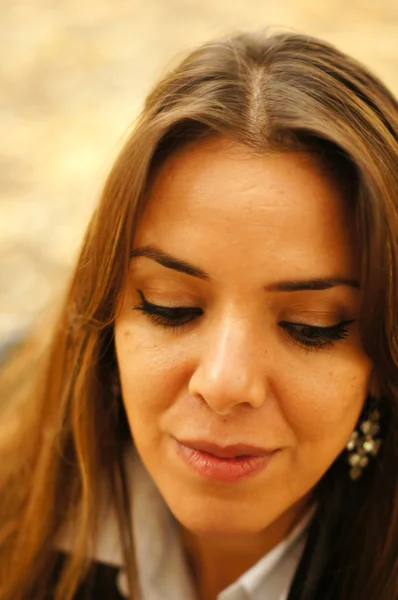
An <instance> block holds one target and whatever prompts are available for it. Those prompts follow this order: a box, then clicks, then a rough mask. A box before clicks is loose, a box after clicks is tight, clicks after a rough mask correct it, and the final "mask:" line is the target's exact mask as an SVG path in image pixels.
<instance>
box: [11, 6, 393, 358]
mask: <svg viewBox="0 0 398 600" xmlns="http://www.w3.org/2000/svg"><path fill="white" fill-rule="evenodd" d="M0 14H1V20H0V54H1V56H2V57H3V58H2V61H1V65H0V85H1V100H0V190H1V194H0V362H1V361H4V360H5V358H6V356H7V354H8V353H9V351H10V349H11V348H12V347H13V346H14V345H15V344H17V343H18V341H19V340H20V339H23V338H24V336H25V335H26V332H27V331H28V330H29V328H30V327H31V325H32V324H33V323H35V322H36V321H37V320H38V319H41V320H43V319H44V321H45V319H46V314H47V311H48V310H49V307H51V306H52V305H53V304H54V303H55V302H56V301H57V297H58V296H59V294H60V291H61V290H62V288H63V285H64V283H65V281H66V278H67V276H68V273H70V271H71V267H72V265H73V261H74V259H75V257H76V253H77V250H78V248H79V245H80V242H81V239H82V236H83V233H84V229H85V227H86V225H87V222H88V220H89V217H90V214H91V212H92V210H93V208H94V206H95V203H96V201H97V199H98V195H99V193H100V190H101V186H102V183H103V181H104V179H105V177H106V174H107V171H108V169H109V167H110V164H111V163H112V160H113V158H114V157H115V154H116V152H117V150H118V148H119V147H120V144H121V142H122V140H123V137H124V135H125V134H126V132H127V131H128V129H129V126H130V125H131V123H132V122H133V121H134V119H135V117H136V116H137V114H138V112H139V110H140V107H141V105H142V102H143V99H144V97H145V95H146V93H147V92H148V91H149V89H150V88H151V86H152V84H153V83H154V82H155V81H156V80H157V79H158V78H159V77H160V76H161V75H162V74H163V73H164V72H165V71H166V70H167V68H168V67H169V66H170V65H171V64H174V61H175V57H176V56H178V55H179V54H181V53H185V52H186V51H187V50H189V49H190V48H191V47H193V46H195V45H198V44H200V43H201V42H203V41H206V40H208V39H209V38H213V37H217V36H219V35H223V34H225V33H229V32H232V31H235V30H242V29H253V28H254V29H258V28H262V27H265V26H276V27H277V28H284V29H290V30H295V31H299V32H305V33H309V34H312V35H315V36H318V37H321V38H323V39H325V40H327V41H329V42H332V43H333V44H335V45H337V46H338V47H339V48H341V49H342V50H344V51H346V52H348V53H350V54H351V55H353V56H355V57H356V58H358V59H360V60H361V61H363V62H364V63H366V64H367V65H368V66H369V67H370V68H371V69H372V70H373V71H374V72H375V73H376V74H377V75H378V76H379V77H381V78H382V79H383V80H384V81H385V82H386V83H387V85H388V86H389V87H390V88H391V89H392V90H393V92H394V93H395V94H396V95H398V0H326V1H325V2H316V1H315V0H290V1H289V0H279V1H276V0H234V1H232V0H229V1H228V0H144V1H140V0H25V1H21V0H0Z"/></svg>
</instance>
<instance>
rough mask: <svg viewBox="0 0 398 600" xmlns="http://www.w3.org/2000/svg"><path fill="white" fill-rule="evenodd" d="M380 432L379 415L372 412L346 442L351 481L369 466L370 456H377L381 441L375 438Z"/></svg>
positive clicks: (376, 412)
mask: <svg viewBox="0 0 398 600" xmlns="http://www.w3.org/2000/svg"><path fill="white" fill-rule="evenodd" d="M379 432H380V413H379V411H378V410H377V409H374V410H372V411H371V412H370V413H369V415H368V418H367V419H366V420H363V421H361V422H360V423H359V425H358V428H357V429H355V430H354V431H353V432H352V434H351V437H350V439H349V441H348V444H347V446H346V449H347V451H348V464H349V465H350V467H351V469H350V477H351V479H352V480H353V481H355V480H356V479H358V478H359V477H360V476H361V475H362V471H363V469H364V468H365V467H367V465H368V464H369V458H370V457H371V456H377V453H378V452H379V450H380V446H381V440H380V439H376V438H375V436H376V435H377V434H378V433H379Z"/></svg>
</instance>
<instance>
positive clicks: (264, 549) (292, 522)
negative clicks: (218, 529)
mask: <svg viewBox="0 0 398 600" xmlns="http://www.w3.org/2000/svg"><path fill="white" fill-rule="evenodd" d="M307 509H308V502H307V500H306V501H305V504H304V503H300V504H299V505H295V506H294V507H292V508H290V509H289V510H288V511H287V512H285V513H283V515H281V516H280V517H279V518H278V519H276V520H275V521H274V522H273V523H271V524H270V525H269V526H268V527H267V528H266V529H265V530H263V531H261V532H259V533H255V534H247V535H246V534H236V535H235V534H233V535H222V536H218V535H210V534H197V533H192V532H190V531H188V530H186V529H182V542H183V545H184V548H185V551H186V555H187V558H188V564H189V567H190V570H191V572H192V576H193V579H194V582H195V587H196V589H197V590H198V593H199V598H200V600H216V598H217V596H218V594H219V593H220V592H221V591H222V590H224V589H225V588H227V587H228V586H229V585H231V584H232V583H233V582H234V581H236V580H237V579H238V578H239V577H240V576H241V575H243V573H245V572H246V571H247V570H248V569H250V568H251V567H252V566H253V565H255V564H256V563H257V562H258V561H259V560H260V559H261V558H262V557H263V556H265V555H266V554H267V553H268V552H269V551H270V550H272V549H273V548H274V547H275V546H277V545H278V544H279V543H280V542H281V541H282V540H283V539H284V538H285V537H286V536H288V535H289V533H290V532H291V531H292V530H293V529H294V527H295V526H296V525H297V524H298V522H299V521H300V520H301V519H302V518H303V517H304V515H305V514H306V512H307Z"/></svg>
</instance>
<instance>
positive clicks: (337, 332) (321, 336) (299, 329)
mask: <svg viewBox="0 0 398 600" xmlns="http://www.w3.org/2000/svg"><path fill="white" fill-rule="evenodd" d="M137 291H138V293H139V295H140V297H141V304H139V305H138V306H134V307H133V308H134V310H139V311H140V312H142V313H143V314H144V315H145V316H146V317H148V318H149V320H150V321H151V322H152V323H153V324H154V325H156V326H160V327H164V328H166V329H178V328H179V327H182V326H183V325H186V324H187V323H189V322H190V321H193V320H194V319H196V318H198V317H200V316H201V315H202V314H203V311H202V309H200V308H196V307H192V308H191V307H184V306H178V307H175V308H170V307H167V306H160V305H158V304H152V303H151V302H148V300H147V299H146V298H145V296H144V294H143V293H142V292H141V290H137ZM353 322H354V320H351V321H341V322H340V323H336V324H335V325H331V326H328V327H320V326H317V325H306V324H303V323H291V322H289V321H280V322H279V325H280V326H281V327H282V328H283V329H284V330H285V331H287V333H288V335H289V336H290V337H291V338H293V340H294V341H295V342H296V343H298V344H299V345H300V346H303V347H304V348H305V349H306V350H321V349H322V348H326V347H327V346H332V345H333V344H334V343H335V342H338V341H341V340H344V339H345V338H346V337H347V336H348V330H347V325H350V324H351V323H353Z"/></svg>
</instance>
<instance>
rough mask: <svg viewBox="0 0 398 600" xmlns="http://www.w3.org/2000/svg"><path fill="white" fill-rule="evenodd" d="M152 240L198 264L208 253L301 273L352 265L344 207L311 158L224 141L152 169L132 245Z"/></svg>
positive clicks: (349, 216)
mask: <svg viewBox="0 0 398 600" xmlns="http://www.w3.org/2000/svg"><path fill="white" fill-rule="evenodd" d="M152 243H156V244H158V245H161V246H162V247H164V249H165V250H167V251H168V252H170V253H174V254H177V256H182V257H184V256H185V257H186V258H188V257H187V253H188V254H189V255H190V256H189V258H190V259H192V260H195V259H196V260H197V262H198V261H199V264H201V260H204V261H206V260H207V259H208V258H209V257H208V256H207V254H209V253H211V254H213V255H216V254H221V255H224V258H225V255H226V254H230V255H231V256H232V255H233V256H234V257H235V258H237V257H238V255H242V256H240V260H241V265H244V264H245V262H252V261H254V260H272V261H275V260H276V261H277V264H278V265H279V267H281V266H282V265H283V264H284V263H288V264H290V266H295V268H296V269H298V270H300V269H303V271H304V272H307V271H308V268H309V267H310V266H311V264H312V266H313V267H314V268H316V264H317V263H319V264H320V265H321V266H322V263H323V264H324V265H325V267H327V268H329V270H332V271H333V270H335V271H341V268H342V266H343V268H344V269H345V270H346V271H347V272H349V273H350V274H352V272H353V271H355V266H356V261H355V253H356V252H355V236H354V231H353V219H352V214H351V212H350V208H349V206H348V203H347V202H346V199H345V198H344V197H343V195H342V193H341V192H340V190H339V187H338V185H337V184H336V183H335V182H334V181H333V180H332V179H331V177H330V176H328V175H327V174H326V172H325V170H323V169H322V168H321V166H320V164H317V161H316V160H315V159H314V157H310V156H309V155H304V154H292V153H290V154H288V153H278V154H276V153H273V154H269V155H265V156H259V155H255V154H254V153H252V152H251V151H250V150H249V149H247V148H246V147H244V146H241V145H238V144H236V143H234V142H231V141H228V140H225V139H207V140H201V141H199V142H196V143H193V144H191V145H190V146H188V147H186V148H183V149H181V150H179V151H178V152H176V153H175V154H173V155H171V156H170V157H169V158H168V159H166V161H165V162H164V163H163V165H162V166H161V167H160V168H159V170H158V171H157V173H156V174H155V176H154V178H153V180H152V183H151V186H150V189H149V191H148V197H147V204H146V210H145V211H144V215H143V218H142V220H141V222H140V224H139V227H138V231H137V236H136V241H135V245H136V246H137V245H145V244H152ZM233 253H235V254H233ZM237 253H238V254H237ZM243 255H244V256H243ZM313 270H314V269H313ZM340 274H341V273H340Z"/></svg>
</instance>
